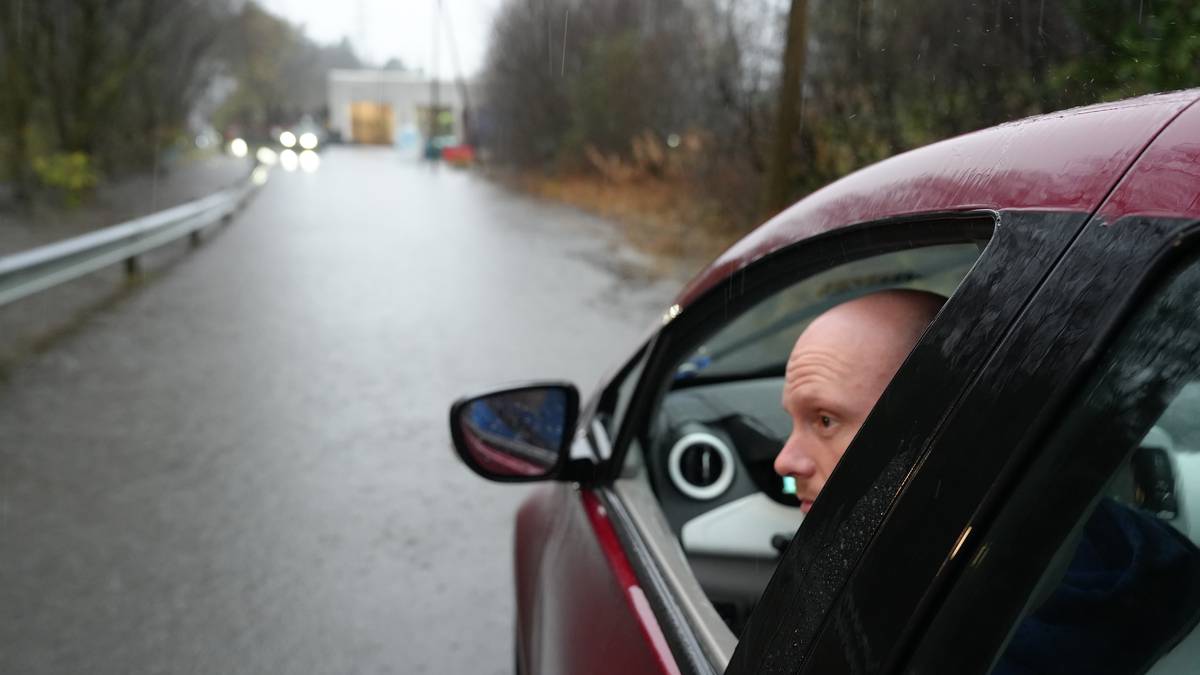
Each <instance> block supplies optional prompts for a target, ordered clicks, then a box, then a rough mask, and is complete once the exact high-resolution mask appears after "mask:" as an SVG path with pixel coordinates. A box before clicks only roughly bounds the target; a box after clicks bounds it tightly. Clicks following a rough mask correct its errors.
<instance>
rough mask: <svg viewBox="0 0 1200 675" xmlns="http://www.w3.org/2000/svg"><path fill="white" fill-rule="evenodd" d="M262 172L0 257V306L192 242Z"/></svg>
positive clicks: (241, 199)
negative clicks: (174, 203)
mask: <svg viewBox="0 0 1200 675" xmlns="http://www.w3.org/2000/svg"><path fill="white" fill-rule="evenodd" d="M266 175H267V174H266V169H265V168H263V167H258V168H256V169H255V170H254V171H253V172H252V173H251V174H250V176H249V177H247V178H246V179H245V181H244V182H243V183H242V184H239V185H235V186H233V187H230V188H226V189H224V190H221V191H220V192H216V193H214V194H211V195H209V196H207V197H203V198H201V199H197V200H195V201H191V202H187V203H186V204H180V205H179V206H175V207H172V208H169V209H166V210H165V211H159V212H157V213H152V214H150V215H148V216H142V217H141V218H135V219H134V220H130V221H127V222H124V223H121V224H119V225H113V226H111V227H106V228H104V229H102V230H97V231H95V232H89V233H87V234H84V235H80V236H78V237H72V238H70V239H64V240H63V241H59V242H55V243H53V244H47V245H45V246H39V247H38V248H34V249H30V250H28V251H23V252H21V253H15V254H13V255H9V256H5V257H3V258H0V306H3V305H6V304H8V303H11V302H15V301H17V300H20V299H21V298H24V297H26V296H29V295H32V294H34V293H37V292H38V291H42V290H45V289H47V288H51V287H53V286H57V285H59V284H61V283H64V282H67V281H71V280H72V279H77V278H79V277H81V276H84V275H85V274H90V273H92V272H95V271H97V270H99V269H102V268H105V267H108V266H110V265H115V264H117V263H120V262H124V263H125V270H126V272H127V273H128V274H130V275H134V274H137V272H138V269H139V267H138V255H139V254H141V253H145V252H146V251H149V250H151V249H155V248H158V247H160V246H163V245H165V244H169V243H171V242H173V241H176V240H178V239H181V238H183V237H190V238H191V242H192V244H193V245H197V244H199V243H200V231H201V230H203V229H204V228H206V227H208V226H209V225H212V224H214V223H217V222H220V221H228V220H229V219H230V218H232V216H233V214H234V212H236V211H237V210H238V208H240V207H241V206H242V205H243V204H244V203H245V202H246V201H247V200H248V199H249V198H250V196H251V195H252V194H253V193H254V191H255V190H257V189H258V187H259V186H261V185H262V184H263V183H264V182H266Z"/></svg>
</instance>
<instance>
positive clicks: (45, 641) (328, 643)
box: [0, 149, 677, 673]
mask: <svg viewBox="0 0 1200 675" xmlns="http://www.w3.org/2000/svg"><path fill="white" fill-rule="evenodd" d="M631 256H632V254H630V253H628V252H626V251H623V250H622V249H621V248H620V247H619V246H617V245H616V244H615V243H614V241H613V240H612V234H611V233H610V231H609V230H608V229H607V228H606V227H605V226H604V224H603V223H599V222H597V221H595V220H593V219H591V218H589V217H587V216H584V215H581V214H578V213H576V212H574V211H572V210H569V209H565V208H558V207H551V206H546V205H542V204H538V203H536V202H532V201H529V200H527V199H524V198H521V197H518V196H514V195H512V194H510V193H507V192H505V191H503V190H501V189H498V188H496V187H494V186H492V185H490V184H488V183H487V182H485V181H483V180H481V179H479V178H476V177H473V176H470V175H467V174H463V173H459V172H454V171H447V170H445V169H442V170H440V171H431V170H429V169H428V168H427V167H422V166H419V165H416V164H413V163H411V162H408V161H404V160H400V159H398V158H396V157H395V156H393V155H392V154H391V153H390V152H388V151H386V150H378V151H372V150H354V149H337V150H335V151H333V152H331V153H329V154H328V155H327V156H325V158H324V162H323V163H322V166H321V168H320V170H319V171H318V172H316V173H315V174H299V173H297V174H286V173H283V172H281V171H276V172H275V174H274V175H273V177H272V180H271V182H270V183H269V184H268V185H267V186H266V188H264V190H263V191H262V192H261V193H260V194H259V196H258V197H257V199H256V200H255V201H254V202H253V203H252V204H251V205H250V206H249V207H248V209H247V210H246V211H245V212H244V213H243V214H242V215H240V216H239V217H238V219H237V220H236V221H235V222H234V223H233V225H232V226H231V227H229V228H228V229H226V230H224V231H223V232H221V233H220V234H219V235H217V236H215V237H214V238H212V239H211V240H210V241H209V242H208V243H207V244H206V245H205V246H203V247H202V248H201V249H199V250H198V251H197V252H195V253H194V254H192V255H190V256H186V257H184V258H182V259H180V260H179V261H177V262H176V263H174V264H173V265H172V266H171V267H170V269H169V270H168V271H166V272H165V273H164V274H162V276H161V277H160V278H158V279H156V280H154V281H153V282H152V283H149V284H146V285H145V286H143V287H141V288H139V289H137V290H136V291H134V292H133V293H132V294H131V295H130V297H128V298H126V299H124V300H122V301H121V302H119V303H117V304H116V305H115V306H113V307H111V308H109V309H106V310H104V311H103V312H100V313H99V314H97V315H95V316H93V317H91V318H90V319H89V320H88V321H87V323H86V324H85V325H84V326H83V327H82V328H81V329H80V330H78V331H76V332H75V333H73V334H72V335H69V336H67V337H66V338H64V339H62V340H61V341H59V342H58V343H56V344H55V345H54V347H53V348H52V349H50V350H49V351H47V352H45V353H42V354H40V355H37V356H35V357H31V358H30V359H28V360H27V361H26V362H24V363H23V364H22V365H20V366H19V367H18V368H16V369H15V370H14V371H13V372H12V373H11V374H10V375H11V376H10V377H9V379H8V381H7V382H0V607H2V608H3V610H2V612H3V613H2V614H0V645H3V647H2V648H0V672H4V673H18V672H20V673H51V672H54V673H63V672H90V673H130V672H139V673H168V672H170V673H182V672H202V673H232V672H247V673H250V672H253V673H284V672H288V673H506V672H511V663H512V660H511V645H512V627H511V617H512V611H513V609H512V600H511V592H512V589H511V580H510V570H511V563H510V559H511V550H510V536H511V517H512V514H513V512H514V510H515V508H516V505H517V504H518V502H519V501H520V499H521V496H522V493H523V488H519V487H509V486H498V485H492V484H488V483H486V482H484V481H482V480H480V479H477V478H475V477H474V476H473V475H471V474H469V473H468V472H467V471H466V469H464V468H463V467H461V466H460V465H459V464H458V463H457V461H456V460H455V459H454V458H453V457H452V454H451V452H450V450H449V440H448V434H447V432H446V428H445V427H446V423H445V421H444V420H445V410H446V407H447V405H448V403H449V402H450V400H451V399H452V398H453V397H454V396H455V395H457V394H459V393H461V392H464V391H467V390H472V389H477V388H479V387H480V386H482V385H488V384H491V383H495V382H501V381H509V380H514V379H524V378H532V377H565V378H567V379H571V380H574V381H575V382H577V383H578V384H580V385H581V388H582V389H584V390H585V391H587V390H590V389H591V387H592V386H593V384H594V383H595V382H596V380H597V379H598V378H599V376H600V375H601V374H602V373H603V372H604V371H606V370H607V369H608V368H609V367H611V366H612V365H614V363H615V360H616V359H617V358H619V357H620V356H622V355H624V354H625V353H627V352H628V351H629V349H630V348H631V347H632V346H633V344H634V342H635V340H636V339H637V338H638V337H639V336H640V335H642V334H643V332H644V331H645V329H646V328H647V327H648V326H649V325H650V322H651V321H653V320H654V319H655V317H656V316H658V314H659V313H660V312H661V311H662V309H663V307H664V306H665V304H666V303H667V301H668V299H669V298H670V297H671V295H672V293H673V291H674V290H675V288H676V286H677V283H676V282H668V281H660V282H651V281H647V280H646V279H645V278H642V277H639V275H638V274H637V273H636V264H635V263H636V260H635V259H634V258H633V257H631ZM631 261H633V262H631Z"/></svg>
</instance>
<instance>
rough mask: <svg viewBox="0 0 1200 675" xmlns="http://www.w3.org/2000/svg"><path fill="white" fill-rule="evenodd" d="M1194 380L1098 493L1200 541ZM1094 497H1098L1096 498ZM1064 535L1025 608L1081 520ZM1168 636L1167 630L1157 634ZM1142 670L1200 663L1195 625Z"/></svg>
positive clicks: (1170, 673)
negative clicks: (1162, 633) (1160, 656)
mask: <svg viewBox="0 0 1200 675" xmlns="http://www.w3.org/2000/svg"><path fill="white" fill-rule="evenodd" d="M1198 411H1200V382H1191V383H1189V384H1187V385H1185V386H1184V387H1183V388H1182V390H1181V391H1180V392H1179V394H1178V395H1177V396H1176V397H1175V399H1174V400H1173V401H1172V402H1171V404H1170V406H1168V407H1167V409H1166V410H1165V411H1164V412H1163V414H1162V416H1161V417H1160V418H1159V419H1158V420H1157V422H1156V423H1155V424H1154V425H1153V426H1152V427H1151V428H1150V430H1149V432H1148V433H1147V434H1146V435H1145V437H1144V438H1143V439H1142V440H1141V442H1140V443H1139V444H1138V445H1137V447H1135V448H1134V449H1133V450H1132V452H1131V453H1130V455H1129V457H1128V459H1127V461H1125V462H1123V463H1122V465H1121V467H1120V468H1119V469H1118V470H1117V471H1116V473H1115V474H1114V475H1113V477H1112V478H1111V480H1110V481H1109V483H1108V486H1107V488H1106V489H1105V490H1104V491H1103V493H1102V494H1101V495H1099V498H1100V499H1105V498H1107V499H1111V500H1113V501H1115V502H1117V503H1119V504H1122V505H1124V506H1126V507H1128V508H1130V509H1136V510H1139V511H1143V512H1147V513H1149V514H1151V515H1153V516H1154V517H1155V518H1157V519H1158V520H1159V521H1161V522H1164V523H1166V524H1168V525H1170V526H1171V527H1172V528H1173V529H1174V530H1176V531H1177V532H1179V533H1180V534H1182V535H1183V536H1184V537H1187V539H1188V540H1189V541H1191V542H1192V544H1193V545H1195V546H1197V547H1200V415H1198V414H1197V412H1198ZM1097 501H1099V499H1098V500H1097ZM1086 521H1087V518H1086V517H1085V518H1083V519H1081V520H1080V523H1079V525H1078V526H1077V527H1076V528H1075V530H1074V531H1073V532H1072V533H1071V534H1070V535H1069V536H1068V537H1067V539H1066V540H1065V541H1064V542H1063V544H1062V546H1061V547H1060V548H1059V551H1058V553H1057V554H1056V555H1055V556H1054V559H1053V560H1052V561H1051V563H1050V565H1049V566H1048V567H1047V570H1046V572H1045V573H1044V574H1043V576H1042V578H1041V580H1040V581H1039V582H1038V585H1037V587H1036V588H1035V589H1034V591H1033V593H1032V595H1031V597H1030V600H1029V603H1028V608H1027V610H1026V613H1029V612H1032V611H1033V609H1034V608H1037V607H1040V606H1041V605H1042V604H1043V603H1045V602H1046V600H1047V599H1048V598H1049V597H1050V594H1051V593H1052V592H1053V591H1054V590H1055V589H1056V588H1057V587H1058V585H1059V583H1061V581H1062V579H1063V577H1064V575H1065V574H1066V570H1067V567H1068V566H1069V565H1070V563H1071V561H1072V560H1073V559H1074V557H1075V555H1076V553H1077V550H1078V548H1079V545H1080V542H1081V540H1082V538H1083V528H1084V523H1085V522H1086ZM1163 637H1164V640H1165V641H1168V642H1171V641H1172V639H1173V638H1172V637H1171V636H1163ZM1174 638H1178V642H1177V643H1174V644H1171V645H1169V646H1170V647H1171V648H1170V649H1169V651H1167V652H1166V653H1165V654H1164V655H1163V656H1162V658H1160V659H1159V660H1158V661H1157V662H1155V663H1154V665H1153V666H1151V667H1150V669H1149V670H1148V671H1147V673H1149V674H1150V675H1182V674H1183V673H1192V672H1195V671H1194V669H1195V664H1196V663H1200V630H1195V629H1194V628H1193V629H1192V630H1190V631H1189V632H1188V633H1187V634H1186V635H1184V636H1174Z"/></svg>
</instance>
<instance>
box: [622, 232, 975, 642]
mask: <svg viewBox="0 0 1200 675" xmlns="http://www.w3.org/2000/svg"><path fill="white" fill-rule="evenodd" d="M981 249H982V247H981V246H980V245H979V244H978V243H976V242H969V243H959V244H946V245H934V246H925V247H921V248H915V249H911V250H902V251H894V252H890V253H886V254H882V255H876V256H871V257H865V258H862V259H859V260H855V261H853V262H848V263H846V264H842V265H839V266H836V267H833V268H830V269H827V270H825V271H822V272H820V273H817V274H815V275H811V276H808V277H807V278H805V279H803V280H800V281H797V282H795V283H793V284H792V285H790V286H787V287H785V288H783V289H782V290H779V291H778V292H776V293H774V294H772V295H770V296H768V297H766V298H764V299H762V300H760V301H759V302H757V303H754V304H753V305H752V306H749V307H746V308H744V309H743V311H740V312H733V311H731V312H730V313H729V315H728V316H727V318H726V320H725V322H724V323H714V324H710V325H707V326H705V327H704V329H703V331H704V333H705V334H703V335H701V334H697V335H692V336H689V337H690V338H691V339H692V340H693V344H694V345H695V346H693V347H691V348H690V349H687V350H686V351H685V352H684V354H685V356H684V357H683V358H682V359H679V360H678V362H677V363H675V364H674V366H673V367H671V368H668V369H667V370H666V371H665V372H666V373H668V374H667V378H668V380H669V381H668V382H665V383H661V385H656V384H655V383H650V385H651V386H660V388H662V389H665V394H664V395H663V396H662V397H661V398H660V399H659V400H658V401H657V403H656V405H655V409H654V411H653V414H652V415H651V416H650V420H651V421H650V423H649V426H648V429H646V430H645V433H642V434H639V435H638V436H637V437H636V438H634V440H633V443H632V445H633V447H635V448H636V449H637V452H630V453H629V454H628V455H627V456H626V460H625V465H624V466H622V472H621V475H622V478H623V479H624V480H626V481H630V482H636V483H637V484H638V485H639V486H641V487H644V488H646V489H647V490H648V492H651V493H653V495H654V499H655V504H656V506H657V508H658V509H660V510H661V516H662V519H663V520H664V521H665V525H666V527H664V528H663V529H664V531H667V532H669V533H670V536H672V537H673V538H674V539H675V540H676V542H677V544H678V547H679V548H680V549H681V550H682V552H683V554H684V556H686V559H687V564H688V566H689V568H690V570H691V572H692V573H693V574H694V575H695V577H696V579H697V580H698V581H699V585H700V587H701V588H702V589H703V592H704V595H705V599H706V601H707V602H709V603H711V605H712V606H713V607H714V608H715V609H716V612H717V614H719V615H720V617H721V619H722V620H723V621H724V623H725V625H726V626H727V627H728V629H729V630H730V631H732V632H733V633H734V634H737V633H739V632H740V630H741V628H742V627H743V626H744V624H745V621H746V619H747V618H748V616H749V615H750V613H751V611H752V610H753V608H754V606H755V604H756V602H757V600H758V598H759V596H760V595H761V594H762V591H763V588H764V587H765V586H766V584H767V582H768V581H769V580H770V577H771V575H772V573H773V572H774V568H775V565H776V562H777V560H778V558H779V555H780V553H781V551H782V550H783V549H784V548H785V547H786V546H787V544H788V542H790V540H791V538H792V535H793V534H794V533H795V531H796V529H797V528H798V527H799V525H800V523H801V522H802V520H803V516H802V514H801V511H800V509H799V508H798V506H799V502H798V501H797V500H796V498H795V496H794V495H791V494H788V492H787V489H786V484H785V482H784V481H783V480H782V479H781V478H780V477H779V476H777V475H775V473H774V470H773V469H772V463H773V461H774V458H775V456H776V454H778V452H779V450H780V448H781V447H782V444H783V441H784V439H785V438H786V437H787V435H788V432H789V429H790V426H791V419H790V417H789V416H788V414H787V413H786V412H784V410H783V408H782V407H781V405H780V399H781V394H782V390H783V376H784V366H785V363H786V361H787V357H788V354H789V353H790V351H791V348H792V346H793V344H794V343H795V341H796V338H797V337H798V336H799V334H800V333H801V332H802V331H803V330H804V328H805V327H806V326H807V325H808V324H809V323H810V322H811V321H812V320H813V319H814V318H815V317H816V316H818V315H819V314H821V313H822V312H823V311H825V310H827V309H829V308H831V307H833V306H835V305H837V304H839V303H842V302H845V301H848V300H851V299H853V298H855V297H859V296H862V295H865V294H868V293H871V292H873V291H880V290H886V289H898V288H903V289H914V290H923V291H930V292H934V293H938V294H941V295H943V296H950V295H952V294H953V293H954V291H955V289H956V287H957V286H958V284H959V282H960V281H961V280H962V279H963V278H964V277H965V276H966V275H967V273H968V272H969V271H970V270H971V268H972V265H974V264H975V262H976V260H977V259H978V257H979V255H980V252H981Z"/></svg>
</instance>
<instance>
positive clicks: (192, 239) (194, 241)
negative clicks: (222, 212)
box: [188, 229, 200, 248]
mask: <svg viewBox="0 0 1200 675" xmlns="http://www.w3.org/2000/svg"><path fill="white" fill-rule="evenodd" d="M188 242H189V243H190V244H191V245H192V248H197V247H198V246H200V230H198V229H197V230H192V232H191V234H189V235H188Z"/></svg>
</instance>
